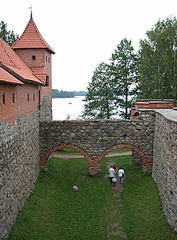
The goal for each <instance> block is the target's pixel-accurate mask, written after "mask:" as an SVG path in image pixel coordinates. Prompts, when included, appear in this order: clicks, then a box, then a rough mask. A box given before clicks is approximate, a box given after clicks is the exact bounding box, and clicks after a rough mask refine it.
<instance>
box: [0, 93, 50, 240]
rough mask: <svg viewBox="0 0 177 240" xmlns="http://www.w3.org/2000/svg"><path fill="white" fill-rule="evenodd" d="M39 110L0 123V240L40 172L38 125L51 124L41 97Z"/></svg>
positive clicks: (4, 235)
mask: <svg viewBox="0 0 177 240" xmlns="http://www.w3.org/2000/svg"><path fill="white" fill-rule="evenodd" d="M42 105H43V106H42V108H41V111H40V112H39V111H35V112H34V113H32V114H31V115H30V116H26V115H21V116H19V117H17V118H16V121H15V124H14V125H11V124H10V123H8V122H7V121H4V122H1V123H0V239H2V240H4V239H6V238H7V237H8V234H9V232H10V231H11V229H12V226H13V225H14V224H15V222H16V218H17V215H18V213H19V211H20V210H22V208H23V206H24V204H25V202H26V200H27V198H28V197H29V196H30V194H31V193H32V192H33V190H34V188H35V183H36V180H37V177H38V174H39V171H40V154H39V151H40V150H39V123H40V121H39V120H40V119H42V120H43V121H51V119H52V107H51V103H50V101H49V99H48V98H47V97H46V98H44V101H43V104H42Z"/></svg>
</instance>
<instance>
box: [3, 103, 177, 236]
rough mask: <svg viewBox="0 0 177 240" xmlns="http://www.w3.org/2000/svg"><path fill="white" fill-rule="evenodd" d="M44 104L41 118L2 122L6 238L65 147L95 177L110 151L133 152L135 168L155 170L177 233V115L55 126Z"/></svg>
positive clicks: (149, 113) (148, 113)
mask: <svg viewBox="0 0 177 240" xmlns="http://www.w3.org/2000/svg"><path fill="white" fill-rule="evenodd" d="M45 101H47V99H46V100H45ZM45 101H44V105H43V106H42V109H41V112H40V114H39V111H35V112H34V113H33V114H31V115H30V116H25V115H21V116H19V117H18V118H17V119H16V122H15V124H14V125H13V126H11V125H10V124H9V123H8V122H6V121H5V122H1V123H0V239H2V240H4V239H6V238H7V236H8V234H9V232H10V231H11V228H12V226H13V225H14V224H15V221H16V218H17V215H18V212H19V211H20V210H21V209H22V208H23V206H24V204H25V202H26V199H27V198H28V197H29V195H30V194H31V192H32V191H33V190H34V188H35V182H36V180H37V177H38V173H39V170H40V167H42V168H44V169H45V168H47V161H48V159H49V158H50V155H51V153H52V152H54V151H56V150H57V149H62V148H73V149H76V150H77V151H79V152H80V153H81V154H83V156H84V157H85V158H86V160H87V161H88V172H89V174H90V175H97V174H100V173H101V164H102V160H103V158H104V157H105V156H106V155H107V154H108V152H110V151H111V150H114V149H117V148H122V147H127V148H129V149H131V150H132V161H133V164H136V165H137V164H138V165H142V169H143V171H150V170H152V169H153V172H152V174H153V177H154V179H155V181H156V183H157V186H158V189H159V194H160V197H161V199H162V205H163V210H164V213H165V216H166V218H167V220H168V222H169V224H170V226H171V227H172V229H173V230H174V231H175V232H177V221H176V219H177V191H176V189H177V141H176V139H177V112H176V111H174V110H169V109H160V110H148V109H147V110H143V111H140V113H139V116H138V118H137V119H136V120H99V121H97V120H83V121H53V122H52V121H50V120H51V111H48V110H47V108H50V104H46V102H45ZM45 112H48V113H49V114H47V116H46V118H45ZM39 119H40V120H41V121H42V119H45V122H40V121H39ZM47 121H48V122H47Z"/></svg>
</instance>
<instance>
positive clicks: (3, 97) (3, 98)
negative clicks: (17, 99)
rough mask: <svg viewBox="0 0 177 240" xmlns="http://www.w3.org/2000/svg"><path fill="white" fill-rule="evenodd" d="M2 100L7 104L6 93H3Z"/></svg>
mask: <svg viewBox="0 0 177 240" xmlns="http://www.w3.org/2000/svg"><path fill="white" fill-rule="evenodd" d="M2 102H3V104H4V105H5V103H6V99H5V93H3V94H2Z"/></svg>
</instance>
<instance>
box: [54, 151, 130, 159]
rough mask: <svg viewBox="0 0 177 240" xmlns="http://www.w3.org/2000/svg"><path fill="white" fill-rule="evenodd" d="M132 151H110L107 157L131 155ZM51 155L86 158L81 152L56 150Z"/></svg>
mask: <svg viewBox="0 0 177 240" xmlns="http://www.w3.org/2000/svg"><path fill="white" fill-rule="evenodd" d="M131 154H132V153H131V152H130V151H129V152H124V153H108V154H107V155H106V157H114V156H122V155H131ZM51 157H58V158H84V156H83V155H82V154H80V153H59V152H54V153H52V154H51Z"/></svg>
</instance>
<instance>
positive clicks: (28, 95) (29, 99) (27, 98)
mask: <svg viewBox="0 0 177 240" xmlns="http://www.w3.org/2000/svg"><path fill="white" fill-rule="evenodd" d="M29 98H30V97H29V93H28V94H27V101H28V102H29V100H30V99H29Z"/></svg>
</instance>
